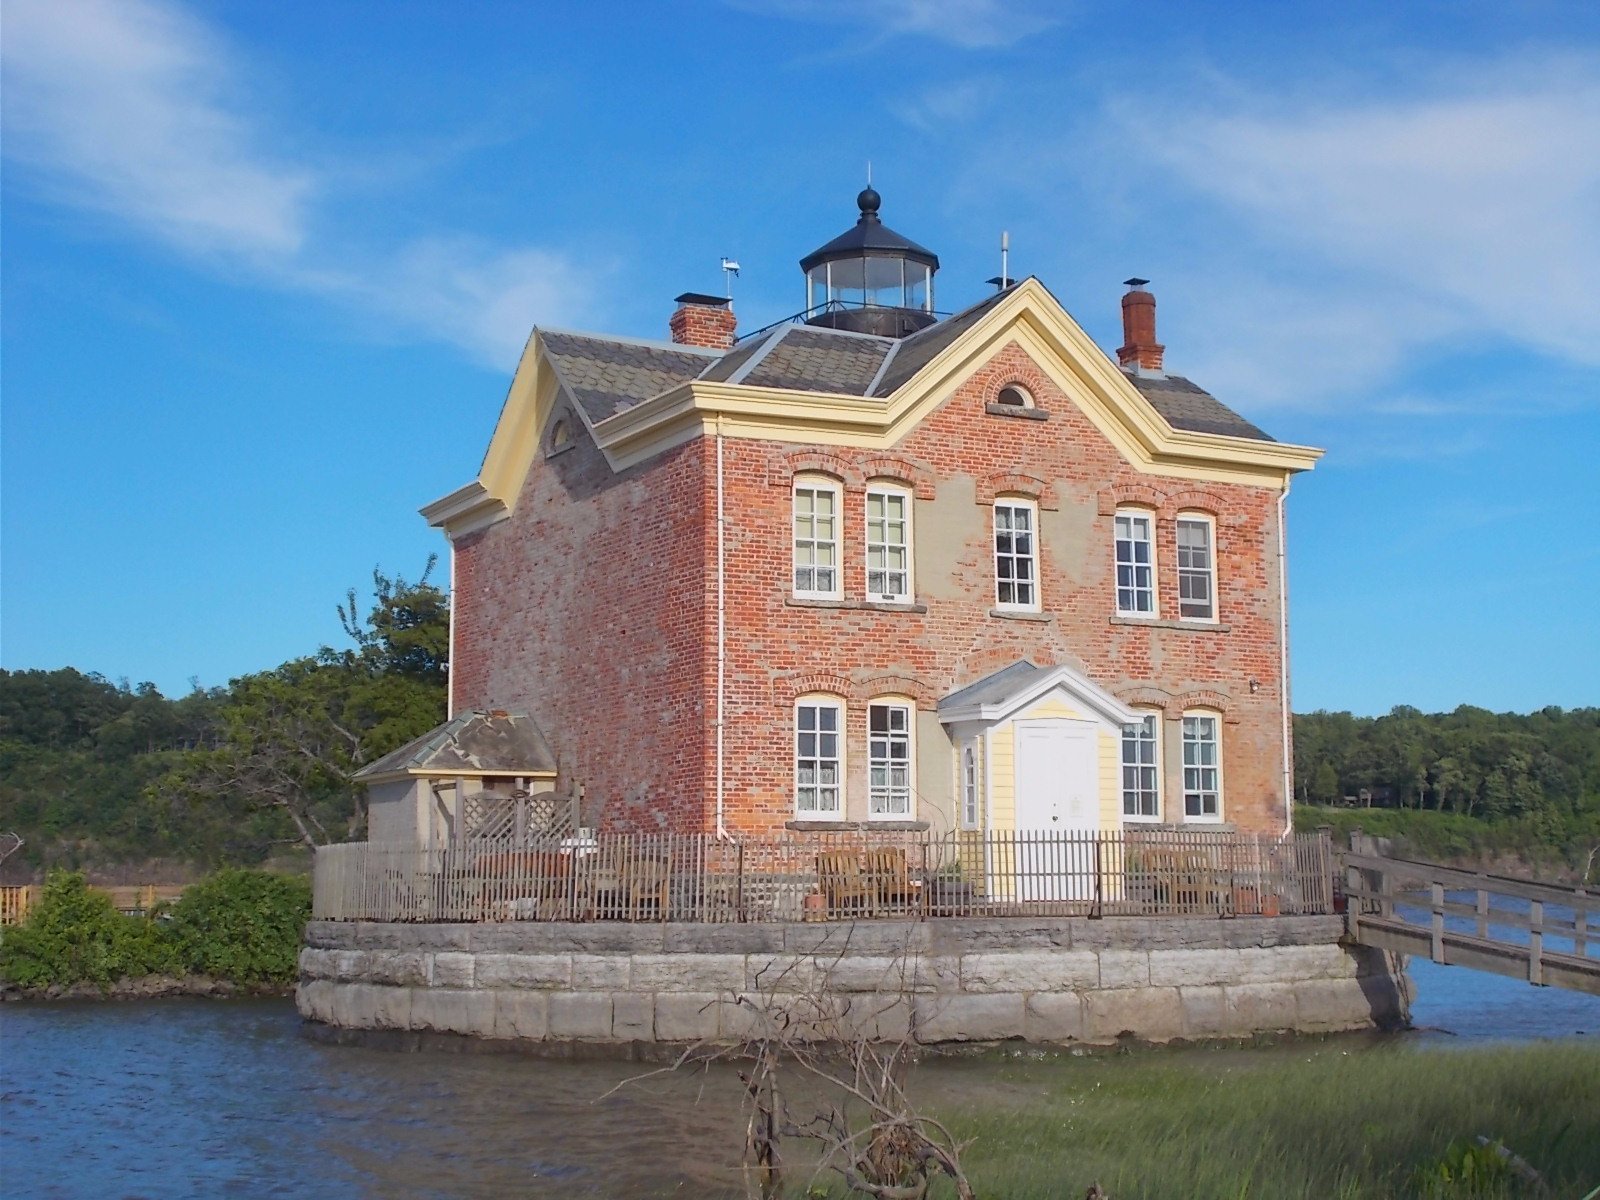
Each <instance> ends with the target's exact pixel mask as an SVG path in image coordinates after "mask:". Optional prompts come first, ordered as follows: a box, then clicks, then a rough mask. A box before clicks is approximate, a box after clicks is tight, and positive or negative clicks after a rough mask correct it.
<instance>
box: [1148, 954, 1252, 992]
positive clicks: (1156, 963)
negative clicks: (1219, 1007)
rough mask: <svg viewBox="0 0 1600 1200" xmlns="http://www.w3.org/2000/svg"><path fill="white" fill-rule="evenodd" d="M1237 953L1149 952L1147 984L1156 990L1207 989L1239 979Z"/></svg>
mask: <svg viewBox="0 0 1600 1200" xmlns="http://www.w3.org/2000/svg"><path fill="white" fill-rule="evenodd" d="M1240 953H1241V952H1240V951H1238V950H1152V951H1150V982H1151V983H1152V984H1155V985H1156V986H1158V987H1206V986H1208V985H1214V984H1224V983H1233V982H1235V981H1236V980H1237V979H1238V978H1239V955H1240Z"/></svg>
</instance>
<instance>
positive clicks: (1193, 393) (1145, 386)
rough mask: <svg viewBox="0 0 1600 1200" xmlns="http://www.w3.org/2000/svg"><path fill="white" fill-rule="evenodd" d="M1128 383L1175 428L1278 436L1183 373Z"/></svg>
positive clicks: (1265, 438)
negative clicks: (1245, 417)
mask: <svg viewBox="0 0 1600 1200" xmlns="http://www.w3.org/2000/svg"><path fill="white" fill-rule="evenodd" d="M1128 382H1130V383H1131V384H1133V386H1134V387H1136V388H1138V389H1139V394H1140V395H1141V396H1143V397H1144V398H1145V399H1146V400H1148V401H1150V403H1151V404H1152V405H1153V406H1154V407H1155V410H1156V411H1157V412H1158V413H1160V414H1161V415H1162V416H1163V417H1165V418H1166V419H1167V424H1168V425H1171V426H1172V427H1173V428H1174V429H1189V430H1193V431H1194V432H1195V433H1223V434H1227V435H1228V436H1229V437H1239V438H1253V439H1255V440H1256V441H1258V442H1270V441H1273V440H1274V439H1273V438H1272V437H1271V436H1270V435H1268V434H1266V433H1263V432H1262V431H1261V429H1260V428H1258V427H1257V426H1255V425H1253V424H1251V423H1250V422H1249V421H1246V420H1245V419H1244V418H1243V417H1241V416H1240V415H1239V414H1238V413H1236V412H1234V411H1233V409H1231V408H1229V407H1228V406H1227V405H1226V404H1224V403H1223V402H1222V401H1221V400H1218V399H1217V398H1216V397H1215V396H1213V395H1212V394H1211V393H1210V392H1208V391H1206V390H1205V389H1204V388H1201V387H1199V386H1197V385H1196V384H1194V383H1191V382H1190V381H1189V380H1187V379H1185V378H1184V377H1183V376H1182V375H1167V376H1164V377H1162V378H1144V377H1141V376H1138V375H1129V376H1128Z"/></svg>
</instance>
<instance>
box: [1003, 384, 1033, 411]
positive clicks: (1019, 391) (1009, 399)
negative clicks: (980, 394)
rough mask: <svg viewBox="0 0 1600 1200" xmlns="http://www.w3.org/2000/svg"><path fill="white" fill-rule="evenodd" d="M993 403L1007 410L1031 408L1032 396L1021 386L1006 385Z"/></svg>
mask: <svg viewBox="0 0 1600 1200" xmlns="http://www.w3.org/2000/svg"><path fill="white" fill-rule="evenodd" d="M994 402H995V403H996V404H1003V405H1005V406H1006V407H1007V408H1032V407H1033V396H1032V395H1030V394H1029V392H1028V389H1027V388H1025V387H1023V386H1022V385H1021V384H1019V383H1008V384H1006V386H1005V387H1003V388H1001V389H1000V394H999V395H997V396H996V397H995V398H994Z"/></svg>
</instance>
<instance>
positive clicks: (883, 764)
mask: <svg viewBox="0 0 1600 1200" xmlns="http://www.w3.org/2000/svg"><path fill="white" fill-rule="evenodd" d="M915 713H916V710H915V709H914V708H912V706H911V705H910V704H906V703H903V702H901V701H898V700H874V701H873V702H872V703H871V704H869V705H867V816H868V817H869V818H876V819H879V820H896V819H899V820H907V819H909V818H910V816H911V792H912V779H911V774H912V771H911V764H912V761H913V756H912V749H911V742H912V733H911V730H912V726H913V723H914V721H915Z"/></svg>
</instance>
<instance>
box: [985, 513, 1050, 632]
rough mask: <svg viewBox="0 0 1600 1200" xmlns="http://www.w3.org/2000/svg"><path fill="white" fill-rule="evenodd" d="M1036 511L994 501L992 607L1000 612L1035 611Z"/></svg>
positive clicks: (1036, 597) (1036, 590) (1037, 590)
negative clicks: (1015, 610)
mask: <svg viewBox="0 0 1600 1200" xmlns="http://www.w3.org/2000/svg"><path fill="white" fill-rule="evenodd" d="M1037 516H1038V514H1037V511H1036V510H1035V509H1034V506H1033V504H1032V502H1030V501H1027V500H997V501H996V502H995V506H994V586H995V597H994V598H995V603H996V604H997V605H998V606H999V607H1001V608H1023V609H1037V608H1038V607H1039V570H1038V552H1037V549H1036V547H1035V544H1034V526H1035V525H1036V523H1037Z"/></svg>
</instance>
